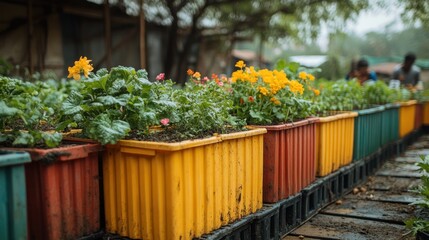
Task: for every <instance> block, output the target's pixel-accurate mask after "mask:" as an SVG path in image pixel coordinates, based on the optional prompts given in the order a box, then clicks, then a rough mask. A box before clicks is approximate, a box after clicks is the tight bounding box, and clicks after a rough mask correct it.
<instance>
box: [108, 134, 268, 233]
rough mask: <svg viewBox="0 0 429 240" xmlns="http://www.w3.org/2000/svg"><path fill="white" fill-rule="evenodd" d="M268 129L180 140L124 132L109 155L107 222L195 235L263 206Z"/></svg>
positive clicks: (114, 227)
mask: <svg viewBox="0 0 429 240" xmlns="http://www.w3.org/2000/svg"><path fill="white" fill-rule="evenodd" d="M264 133H266V129H253V130H249V131H244V132H239V133H232V134H221V135H218V136H216V137H211V138H206V139H200V140H194V141H184V142H179V143H156V142H144V141H128V140H122V141H119V142H118V143H117V144H115V145H107V146H106V151H105V156H104V159H103V178H104V201H105V215H106V228H107V231H108V232H111V233H118V234H120V235H122V236H125V237H129V238H133V239H182V240H185V239H192V238H194V237H199V236H201V235H202V234H204V233H209V232H210V231H212V230H214V229H217V228H219V227H221V226H223V225H226V224H228V223H230V222H233V221H234V220H237V219H240V218H241V217H243V216H246V215H248V214H251V213H253V212H255V211H257V210H258V209H260V208H261V207H262V173H263V134H264Z"/></svg>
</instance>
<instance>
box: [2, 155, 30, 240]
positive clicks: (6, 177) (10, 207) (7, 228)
mask: <svg viewBox="0 0 429 240" xmlns="http://www.w3.org/2000/svg"><path fill="white" fill-rule="evenodd" d="M27 162H30V155H29V154H28V153H23V152H11V151H3V150H0V239H2V240H26V239H27V200H26V197H27V196H26V189H25V169H24V163H27Z"/></svg>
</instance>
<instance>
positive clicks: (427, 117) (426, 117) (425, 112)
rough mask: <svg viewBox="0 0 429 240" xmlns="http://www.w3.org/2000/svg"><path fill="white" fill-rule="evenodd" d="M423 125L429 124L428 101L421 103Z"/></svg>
mask: <svg viewBox="0 0 429 240" xmlns="http://www.w3.org/2000/svg"><path fill="white" fill-rule="evenodd" d="M423 125H425V126H429V102H424V103H423Z"/></svg>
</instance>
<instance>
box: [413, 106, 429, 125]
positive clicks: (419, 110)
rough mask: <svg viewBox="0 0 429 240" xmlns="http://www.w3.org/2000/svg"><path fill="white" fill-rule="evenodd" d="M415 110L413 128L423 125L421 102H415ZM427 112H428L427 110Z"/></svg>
mask: <svg viewBox="0 0 429 240" xmlns="http://www.w3.org/2000/svg"><path fill="white" fill-rule="evenodd" d="M415 108H416V110H415V111H416V112H415V117H414V130H418V129H420V128H421V127H422V125H423V103H419V102H418V103H416V107H415ZM428 113H429V112H428Z"/></svg>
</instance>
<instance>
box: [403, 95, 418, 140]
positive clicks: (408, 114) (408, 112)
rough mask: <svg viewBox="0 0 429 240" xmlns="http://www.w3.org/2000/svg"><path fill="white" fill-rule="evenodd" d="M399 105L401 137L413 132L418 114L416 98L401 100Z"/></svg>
mask: <svg viewBox="0 0 429 240" xmlns="http://www.w3.org/2000/svg"><path fill="white" fill-rule="evenodd" d="M400 104H401V106H400V107H399V137H401V138H402V137H404V136H405V135H407V134H409V133H411V132H412V131H413V129H414V118H415V115H416V104H417V101H416V100H410V101H407V102H401V103H400Z"/></svg>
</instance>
